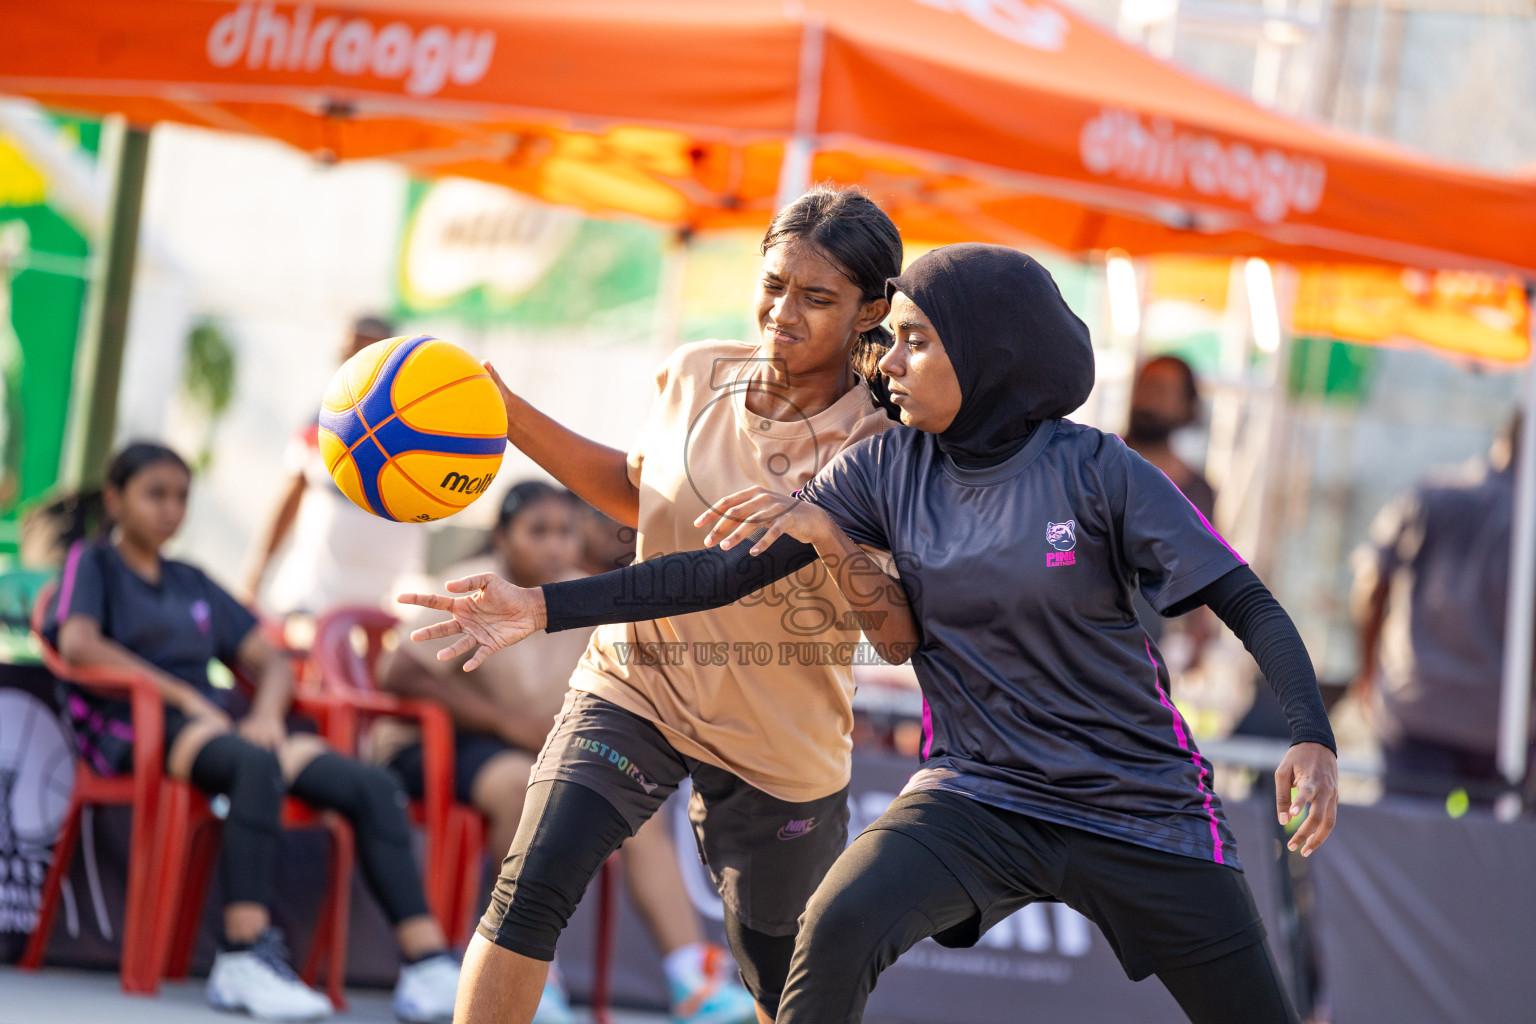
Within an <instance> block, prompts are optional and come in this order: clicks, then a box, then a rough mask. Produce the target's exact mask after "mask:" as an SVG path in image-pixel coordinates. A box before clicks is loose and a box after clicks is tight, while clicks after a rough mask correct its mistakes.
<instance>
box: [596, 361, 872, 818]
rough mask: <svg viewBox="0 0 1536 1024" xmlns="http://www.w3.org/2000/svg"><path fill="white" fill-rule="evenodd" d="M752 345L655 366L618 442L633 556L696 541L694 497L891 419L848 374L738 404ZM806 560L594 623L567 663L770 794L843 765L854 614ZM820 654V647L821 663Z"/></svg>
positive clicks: (796, 793)
mask: <svg viewBox="0 0 1536 1024" xmlns="http://www.w3.org/2000/svg"><path fill="white" fill-rule="evenodd" d="M758 351H759V349H758V346H756V345H750V344H747V343H745V342H740V341H704V342H698V343H696V344H692V345H685V346H683V347H682V348H679V349H678V350H677V351H676V352H674V353H673V354H672V356H671V357H670V358H669V359H668V360H667V361H666V363H665V364H663V365H662V367H661V369H660V370H659V371H658V372H657V375H656V388H657V396H656V402H655V405H654V406H653V407H652V410H651V416H650V420H649V422H648V423H647V424H646V426H645V428H644V429H643V430H642V432H641V434H640V437H639V438H638V440H637V441H636V443H635V446H634V448H633V450H632V451H630V453H629V477H630V479H631V480H632V481H633V482H634V483H635V486H636V487H638V488H639V489H640V524H639V526H640V529H639V538H638V552H637V556H638V557H640V558H651V557H654V556H656V555H662V554H669V553H672V552H676V551H693V550H698V549H699V548H700V547H702V546H703V541H704V533H705V531H703V530H701V529H699V528H698V527H696V526H694V525H693V520H694V519H696V518H697V517H698V516H699V515H700V514H701V513H702V512H703V511H704V510H705V508H706V507H707V505H706V503H707V502H713V501H717V500H719V499H720V498H723V497H725V496H726V495H728V494H731V493H732V492H734V491H738V490H741V489H742V488H744V487H750V486H752V485H753V484H759V485H761V486H763V487H767V488H770V489H772V490H775V491H780V492H783V493H789V492H791V491H795V490H798V489H799V488H800V487H801V486H802V485H804V484H805V482H806V481H807V480H809V479H810V478H811V477H812V476H814V475H815V474H816V472H817V471H818V470H819V469H821V467H822V466H824V465H826V463H827V462H828V460H830V459H831V458H832V456H833V455H835V454H837V453H838V452H839V451H841V450H842V449H843V448H845V447H847V446H848V445H850V444H852V443H854V442H856V441H859V440H862V439H864V438H866V437H870V436H872V435H874V434H877V433H879V432H880V431H882V430H885V429H886V428H888V427H890V426H892V425H893V422H894V421H892V420H891V419H890V418H889V417H888V416H887V415H886V414H885V411H884V410H883V409H881V408H880V406H878V405H877V404H876V403H875V401H874V399H873V398H872V397H871V396H870V394H869V390H868V389H867V388H866V387H864V385H863V383H862V381H861V382H860V383H859V384H858V385H857V386H856V387H854V389H853V390H851V391H849V392H848V393H847V394H846V395H844V396H843V397H842V398H840V399H838V400H837V402H835V403H834V404H833V405H832V406H830V407H829V408H827V409H825V410H823V411H821V412H819V413H817V414H816V415H814V416H811V417H809V418H807V417H803V416H801V417H795V418H793V419H792V420H788V421H775V420H765V419H763V418H762V417H760V416H756V415H753V414H752V413H750V412H749V411H748V410H747V407H746V395H747V393H748V391H750V390H753V389H754V388H763V387H764V385H762V384H751V383H749V382H750V380H751V378H752V375H753V371H754V370H755V369H757V368H758V367H759V365H760V359H761V357H760V356H759V355H758ZM849 618H850V616H849V609H848V604H847V602H846V601H845V600H844V599H843V596H842V593H841V592H840V591H839V590H838V588H837V584H836V583H835V582H834V581H833V580H832V579H831V577H830V576H829V575H828V573H827V569H826V567H825V566H823V565H822V564H821V563H820V562H814V563H812V564H811V565H809V566H807V567H806V568H804V569H802V570H801V571H800V572H798V573H796V574H795V575H794V576H791V577H789V578H787V579H784V580H780V581H779V582H778V583H775V584H774V585H772V586H771V587H768V588H765V589H764V590H761V591H758V592H757V593H755V594H752V595H750V596H749V597H747V598H745V599H743V600H741V601H739V602H737V603H736V604H732V605H729V606H727V607H724V608H718V609H715V610H713V611H707V612H695V613H692V614H688V615H680V616H677V617H675V618H666V619H657V620H654V621H651V622H637V623H625V624H620V625H610V626H600V627H598V629H597V631H596V632H595V633H593V635H592V643H591V644H590V646H588V647H587V652H586V655H585V656H584V657H583V658H582V659H581V664H580V665H578V666H577V668H576V674H575V675H574V676H572V677H571V686H573V687H574V688H576V689H578V690H585V691H587V692H589V693H592V694H595V695H596V696H598V697H601V698H603V699H604V700H607V701H611V702H612V703H614V704H617V705H618V706H619V707H621V708H624V709H625V710H628V711H631V712H633V713H635V714H637V715H641V716H642V717H644V718H647V719H649V720H650V721H652V722H654V723H655V724H656V726H657V727H658V728H659V729H660V730H661V732H662V734H663V735H664V736H666V738H667V741H668V742H669V743H671V744H672V746H673V747H674V748H676V749H677V750H678V751H679V752H681V753H683V754H686V755H688V756H690V757H695V758H698V759H699V760H701V761H705V762H707V763H709V764H713V765H716V766H718V767H720V768H724V769H725V770H727V771H729V772H732V773H733V774H735V775H737V776H739V777H740V778H742V779H744V780H746V781H747V782H748V783H750V784H751V785H753V786H756V787H757V788H758V789H761V790H763V791H764V792H766V793H769V794H771V795H772V796H775V797H778V798H779V799H781V800H789V801H795V802H800V801H806V800H814V799H817V798H820V797H823V796H827V795H828V794H830V793H835V792H836V791H837V790H839V789H840V788H842V787H843V786H844V785H845V784H846V783H847V781H848V774H849V753H850V750H851V743H850V740H849V733H850V731H851V729H852V727H853V709H852V704H851V700H852V697H853V673H852V670H851V667H850V666H851V661H852V656H853V648H854V646H855V645H856V644H857V642H858V640H859V636H860V633H859V629H858V628H857V626H855V625H853V623H851V622H850V621H849ZM828 659H830V660H831V661H832V662H833V663H831V664H828V663H826V662H827V660H828Z"/></svg>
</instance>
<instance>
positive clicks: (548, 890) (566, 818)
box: [476, 780, 795, 1012]
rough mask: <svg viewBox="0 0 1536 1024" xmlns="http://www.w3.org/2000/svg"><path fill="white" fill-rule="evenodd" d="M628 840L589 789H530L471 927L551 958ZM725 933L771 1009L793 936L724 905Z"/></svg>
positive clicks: (751, 986)
mask: <svg viewBox="0 0 1536 1024" xmlns="http://www.w3.org/2000/svg"><path fill="white" fill-rule="evenodd" d="M629 835H630V832H629V825H628V823H627V822H626V821H625V820H624V816H623V815H621V814H620V813H619V812H618V811H617V810H616V809H615V808H614V806H613V804H611V803H609V802H608V800H607V799H606V798H605V797H603V796H602V795H601V794H599V793H598V792H596V791H595V790H591V789H588V788H587V787H586V786H583V785H580V784H578V783H575V782H565V781H561V780H554V781H550V782H536V783H534V784H533V785H531V786H529V787H528V796H527V799H526V801H525V802H524V804H523V817H522V820H521V821H520V822H519V823H518V826H517V835H516V836H515V837H514V838H513V840H512V847H511V849H509V850H508V851H507V856H506V859H505V860H504V861H503V863H502V869H501V874H500V876H499V877H498V878H497V879H496V887H495V888H494V889H493V890H492V891H491V905H490V907H489V908H488V909H487V910H486V912H485V916H484V917H483V918H481V920H480V925H479V927H478V928H477V929H476V930H477V931H478V932H479V933H480V934H481V935H482V936H483V937H484V938H486V939H488V940H490V941H491V942H494V943H496V944H497V945H498V946H501V947H502V948H503V949H509V950H511V951H512V952H514V953H518V954H520V955H522V956H526V957H530V958H532V959H534V960H552V959H554V956H555V943H556V941H557V940H558V939H559V938H560V933H561V932H562V931H564V930H565V926H566V923H567V922H569V921H570V919H571V914H572V913H574V912H575V910H576V904H577V903H579V902H581V897H582V894H583V893H585V892H586V891H587V885H588V883H590V882H591V881H592V878H593V876H594V875H596V874H597V872H598V869H599V868H601V867H602V866H603V861H605V860H607V859H608V856H609V854H611V853H613V851H614V850H617V849H618V848H619V844H620V843H622V842H623V841H624V840H625V839H627V838H629ZM725 935H726V941H727V942H728V943H729V944H730V947H731V955H732V956H734V957H735V958H736V963H737V965H738V966H739V967H740V968H741V980H742V984H744V985H745V986H746V988H747V991H748V992H751V993H752V996H753V998H755V999H756V1000H757V1001H758V1002H759V1003H761V1004H762V1005H763V1006H764V1007H765V1008H767V1009H768V1010H769V1011H770V1012H774V1011H776V1010H777V1009H778V1005H779V996H780V994H781V993H782V992H783V990H784V981H785V979H786V978H787V977H788V976H789V964H790V958H791V956H792V955H793V953H794V943H795V940H794V937H793V936H774V935H766V934H764V933H762V932H758V931H754V930H752V929H751V928H748V927H746V926H745V925H744V924H742V923H741V922H740V921H739V920H737V918H736V915H735V914H733V913H731V911H730V909H729V908H726V912H725Z"/></svg>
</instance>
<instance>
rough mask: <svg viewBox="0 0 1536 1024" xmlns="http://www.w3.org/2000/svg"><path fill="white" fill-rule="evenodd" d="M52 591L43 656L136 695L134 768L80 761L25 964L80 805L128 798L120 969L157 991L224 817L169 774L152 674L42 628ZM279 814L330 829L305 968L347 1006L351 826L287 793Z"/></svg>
mask: <svg viewBox="0 0 1536 1024" xmlns="http://www.w3.org/2000/svg"><path fill="white" fill-rule="evenodd" d="M51 596H52V588H51V587H50V588H47V589H46V590H45V591H44V592H42V593H40V594H39V596H38V600H37V602H36V605H35V606H34V609H33V615H32V624H33V632H34V634H35V636H36V638H37V641H38V646H39V648H40V650H41V652H42V656H43V663H44V665H45V666H46V667H47V669H48V670H49V672H51V673H52V674H53V675H54V676H55V677H56V678H59V679H62V680H64V681H66V682H69V683H72V684H74V685H77V686H80V687H82V688H84V689H87V690H89V691H91V692H92V693H96V694H100V695H102V696H107V697H119V698H126V699H127V700H128V701H129V706H130V709H131V710H130V714H131V720H132V724H133V730H134V743H133V769H132V771H131V773H129V774H123V775H106V774H102V773H99V772H98V771H96V770H95V769H94V768H92V767H91V766H89V765H87V764H86V763H85V761H84V760H77V761H76V763H75V786H74V789H73V791H72V793H71V795H70V804H69V808H68V811H67V812H66V815H65V819H64V826H63V829H62V830H61V832H60V835H59V841H58V844H57V845H56V847H55V856H54V860H53V863H52V864H51V865H50V866H49V869H48V874H47V877H46V878H45V879H44V882H43V888H42V899H41V904H40V906H39V908H38V920H37V928H36V929H35V930H34V931H33V933H32V935H31V937H30V938H29V939H28V942H27V948H26V950H25V951H24V952H23V954H22V958H21V960H20V961H19V963H18V966H19V967H21V968H23V969H25V970H36V969H37V968H38V967H40V966H42V962H43V956H44V954H45V952H46V951H47V946H48V939H49V935H50V932H51V931H52V926H53V918H54V915H55V914H56V913H57V911H58V904H59V900H60V896H61V893H62V883H63V879H64V877H65V876H66V875H67V873H68V871H69V867H70V863H71V861H72V860H73V858H74V852H75V847H76V845H77V844H78V842H79V835H80V811H81V810H82V809H83V808H84V807H86V806H102V805H113V804H117V805H128V806H131V807H132V809H133V823H132V825H131V827H130V841H129V855H128V892H127V901H126V902H127V906H126V907H125V910H124V915H123V917H124V924H123V957H122V967H121V970H120V977H121V981H122V987H123V990H124V991H126V992H134V993H142V994H149V995H152V994H154V993H156V992H158V991H159V987H160V979H161V977H162V976H166V970H167V968H169V970H170V974H169V976H170V977H176V978H182V977H185V976H186V974H187V968H188V965H189V963H190V959H191V954H192V948H193V944H194V942H195V940H196V937H197V928H198V924H199V923H200V922H201V918H202V908H203V904H204V901H205V899H206V895H207V880H208V875H209V872H210V871H211V870H212V865H213V861H214V860H215V858H216V856H217V852H218V825H219V819H218V818H216V817H215V816H214V815H213V813H212V811H211V810H210V808H209V805H208V802H207V800H206V799H204V798H203V796H202V795H201V794H200V793H198V792H196V791H195V790H194V789H193V788H192V787H191V786H190V785H188V784H187V783H185V782H180V781H177V780H175V779H171V778H168V777H166V775H165V773H164V771H163V768H162V765H163V763H164V711H163V705H162V702H161V699H160V691H159V688H158V687H157V686H156V684H155V683H154V681H153V680H151V679H149V678H148V677H146V676H143V675H140V674H138V673H135V672H127V671H120V670H112V669H100V668H80V667H77V666H73V665H70V664H69V663H68V662H66V661H64V659H63V658H62V657H60V655H59V653H58V652H57V651H56V650H55V649H54V648H53V646H52V645H51V644H49V643H48V642H47V640H46V639H44V638H43V635H42V629H41V627H42V625H43V618H44V616H45V614H46V609H47V607H48V605H49V604H50V603H51ZM294 709H295V710H296V711H298V712H299V713H300V714H314V715H315V716H316V717H318V718H322V719H326V718H332V717H334V716H333V715H331V714H330V709H329V707H328V706H327V705H326V704H325V702H323V701H318V700H315V699H303V698H301V699H296V700H295V702H294ZM282 822H283V826H284V827H286V828H309V827H324V828H326V829H328V830H329V831H330V833H331V838H332V844H331V845H332V853H331V859H330V878H329V880H328V882H329V884H328V887H327V891H326V897H325V900H324V902H323V904H322V908H321V915H320V918H319V920H318V922H317V926H316V929H315V937H314V941H313V942H312V943H311V950H310V954H309V957H308V959H307V961H306V964H305V967H304V970H303V972H302V977H303V978H304V980H305V982H306V983H307V984H310V985H313V984H314V983H315V980H316V979H317V978H318V976H319V972H320V970H321V969H322V968H324V969H325V971H326V975H327V982H328V984H327V989H326V994H327V995H328V996H329V997H330V999H331V1001H332V1003H333V1004H334V1005H336V1007H337V1008H338V1009H345V1007H346V997H345V983H346V949H347V927H348V921H349V919H350V913H351V877H352V863H353V853H354V841H353V836H352V829H351V826H350V825H348V823H347V822H346V821H345V820H344V819H342V818H340V817H339V816H338V815H335V814H331V813H325V814H319V813H317V812H316V811H314V810H313V809H311V808H309V807H308V806H307V805H305V804H303V803H301V802H299V801H297V800H294V799H292V798H288V799H285V800H284V802H283V812H282Z"/></svg>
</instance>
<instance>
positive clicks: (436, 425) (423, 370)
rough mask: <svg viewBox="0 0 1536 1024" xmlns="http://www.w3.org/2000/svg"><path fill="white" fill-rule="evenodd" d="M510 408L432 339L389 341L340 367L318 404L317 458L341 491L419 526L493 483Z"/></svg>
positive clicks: (484, 377) (471, 366) (476, 367)
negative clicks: (318, 446) (322, 461)
mask: <svg viewBox="0 0 1536 1024" xmlns="http://www.w3.org/2000/svg"><path fill="white" fill-rule="evenodd" d="M506 446H507V411H506V407H505V406H504V405H503V404H502V401H501V393H500V392H499V391H498V390H497V389H496V384H495V382H494V381H492V380H491V378H490V375H489V374H487V373H486V372H485V368H484V367H483V366H481V365H480V363H479V361H478V360H476V359H475V357H474V356H472V355H470V354H469V353H468V352H466V351H464V350H463V349H461V348H459V347H458V346H457V345H454V344H450V343H449V342H446V341H443V340H441V339H439V338H434V337H432V336H431V335H429V334H418V335H416V336H414V337H410V338H386V339H385V340H383V341H376V342H374V343H373V344H372V345H369V346H368V347H367V348H365V349H363V350H362V351H361V352H359V353H357V354H356V355H355V356H353V357H352V358H351V359H348V360H347V361H346V362H345V363H343V364H342V366H341V369H339V370H337V371H336V376H334V377H332V378H331V383H330V386H328V387H327V388H326V389H325V399H324V401H323V402H322V403H321V407H320V452H321V455H322V456H323V457H324V459H325V466H326V469H328V470H329V471H330V474H331V478H332V479H333V480H335V481H336V486H337V487H339V488H341V493H343V494H345V495H346V496H347V497H348V498H350V499H351V500H352V501H353V502H354V503H355V504H356V505H357V506H358V507H359V508H362V509H365V510H366V511H369V512H372V513H373V514H374V515H376V516H379V517H381V518H383V519H393V520H395V521H397V522H403V523H426V522H431V521H432V520H434V519H443V518H445V517H447V516H451V515H453V514H454V513H455V512H457V511H459V510H460V509H462V508H464V507H465V506H467V505H468V504H469V503H470V502H472V501H474V500H475V499H476V498H477V497H479V496H480V495H481V494H483V493H484V492H485V490H486V488H488V487H490V485H491V481H492V480H494V479H495V478H496V471H497V470H498V469H500V468H501V457H502V454H503V453H504V452H505V451H506Z"/></svg>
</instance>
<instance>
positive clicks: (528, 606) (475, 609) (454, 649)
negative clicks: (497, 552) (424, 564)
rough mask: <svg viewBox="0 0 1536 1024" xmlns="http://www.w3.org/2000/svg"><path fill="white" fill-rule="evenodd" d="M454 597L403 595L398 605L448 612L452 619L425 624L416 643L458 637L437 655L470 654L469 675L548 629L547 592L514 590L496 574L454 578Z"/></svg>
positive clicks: (446, 657) (451, 583)
mask: <svg viewBox="0 0 1536 1024" xmlns="http://www.w3.org/2000/svg"><path fill="white" fill-rule="evenodd" d="M447 590H448V592H449V593H450V594H462V595H464V596H462V597H449V596H447V595H444V594H401V595H400V596H399V597H398V598H396V600H397V601H399V602H400V603H401V604H414V605H419V606H420V607H422V608H434V609H436V610H437V611H442V612H447V613H448V614H449V615H451V616H452V618H450V619H447V620H445V621H443V622H438V623H435V624H434V625H431V626H423V627H422V628H421V629H418V630H416V631H415V632H413V633H412V634H411V639H412V640H416V641H421V640H441V639H443V638H445V637H450V636H457V637H458V639H457V640H455V641H454V642H453V643H452V644H449V645H448V646H447V647H445V648H443V649H442V650H440V651H438V652H437V658H438V660H439V661H449V660H451V659H453V658H457V657H459V656H460V655H461V654H470V652H471V651H472V652H474V653H472V654H470V657H469V660H468V661H466V662H465V663H464V671H466V672H469V671H471V670H473V669H476V668H478V667H479V666H480V663H481V662H483V661H485V659H486V658H489V657H490V656H491V655H492V654H495V653H496V652H497V651H499V650H501V649H502V648H503V647H511V646H512V645H513V644H515V643H517V642H518V641H519V640H521V639H523V637H525V636H527V635H528V634H529V633H532V632H534V631H535V630H537V629H542V628H543V626H544V622H543V610H544V602H543V594H542V593H541V592H540V591H539V590H537V589H527V588H524V587H518V586H513V585H512V584H511V583H508V582H507V581H506V580H504V579H502V578H501V577H500V576H497V575H496V574H495V573H489V572H484V573H477V574H476V575H474V576H466V577H464V578H463V579H461V580H449V581H448V584H447Z"/></svg>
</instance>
